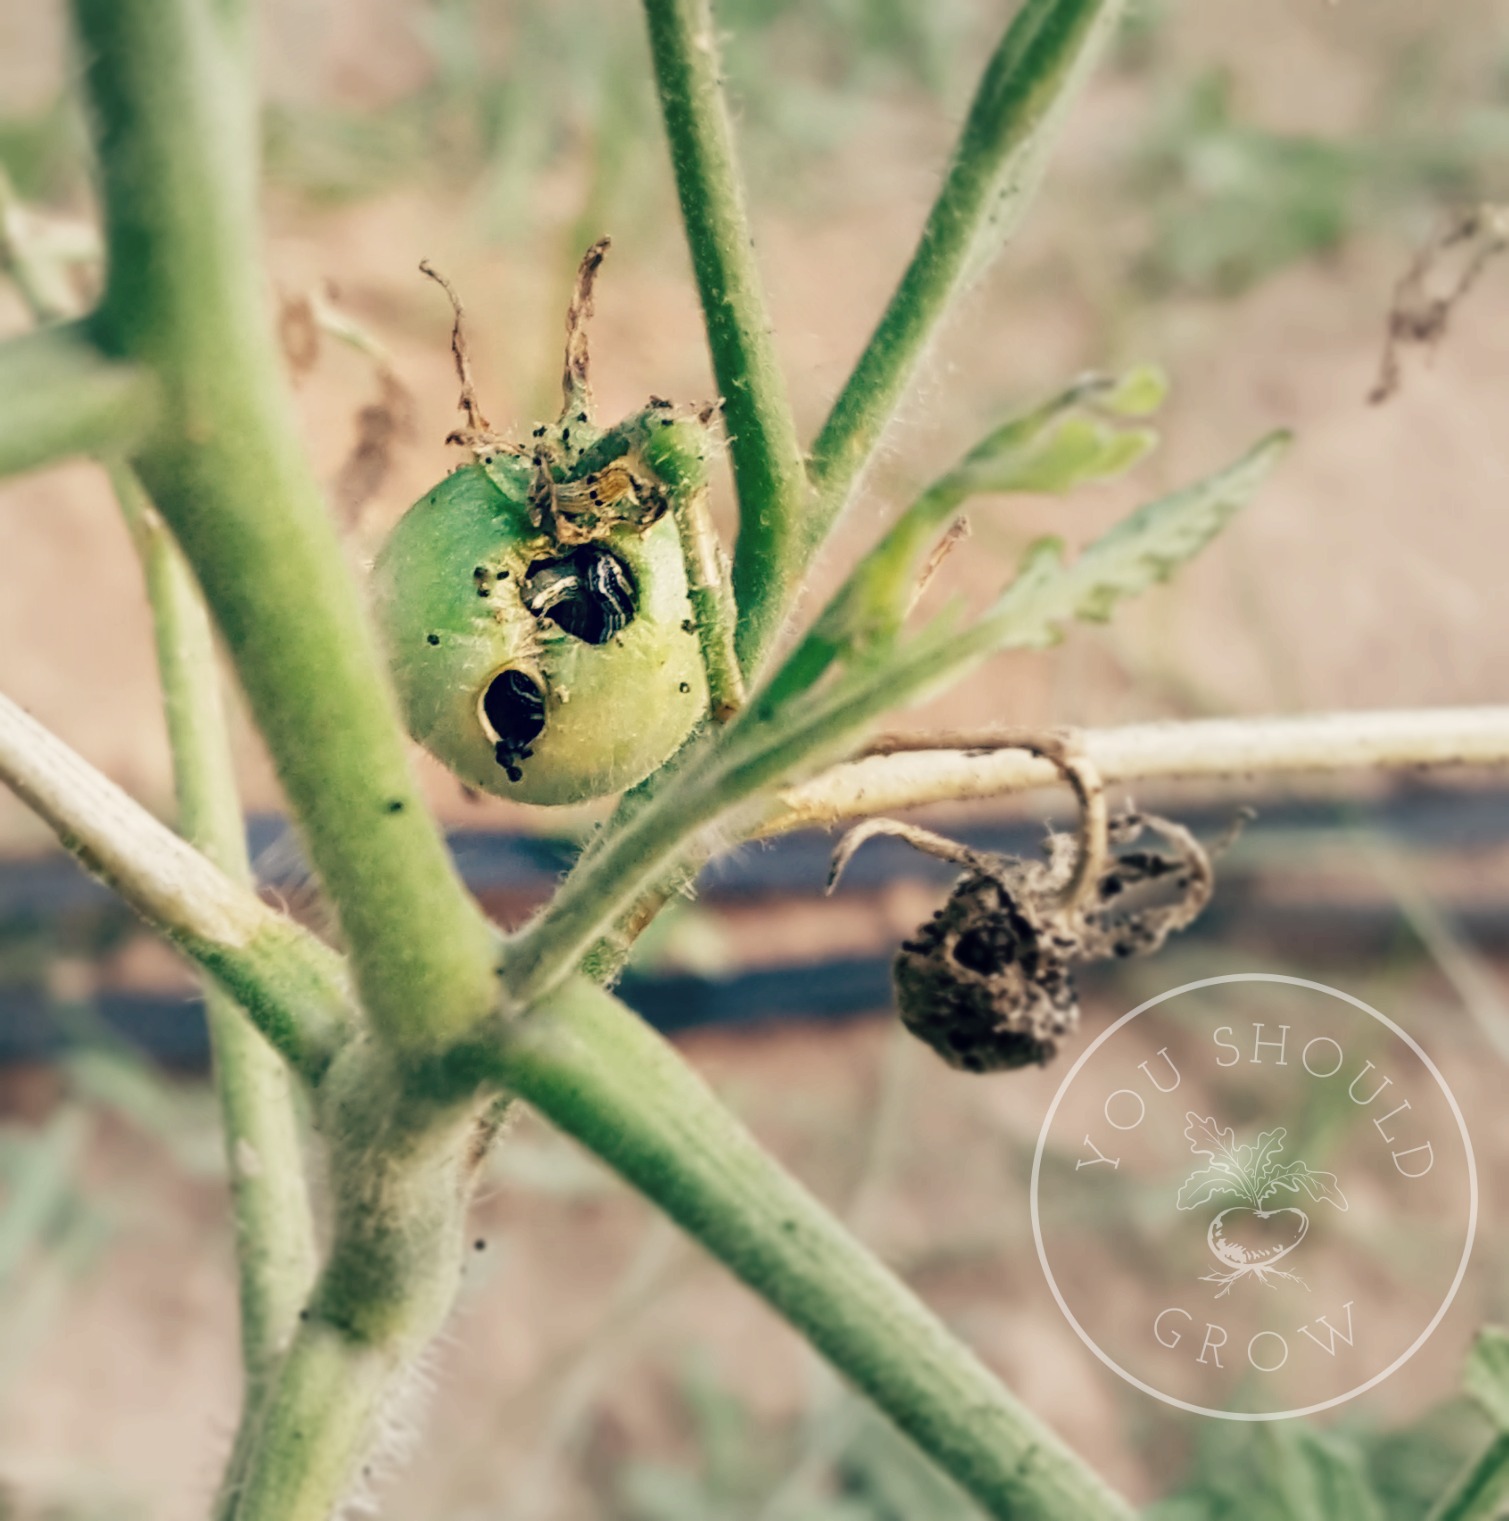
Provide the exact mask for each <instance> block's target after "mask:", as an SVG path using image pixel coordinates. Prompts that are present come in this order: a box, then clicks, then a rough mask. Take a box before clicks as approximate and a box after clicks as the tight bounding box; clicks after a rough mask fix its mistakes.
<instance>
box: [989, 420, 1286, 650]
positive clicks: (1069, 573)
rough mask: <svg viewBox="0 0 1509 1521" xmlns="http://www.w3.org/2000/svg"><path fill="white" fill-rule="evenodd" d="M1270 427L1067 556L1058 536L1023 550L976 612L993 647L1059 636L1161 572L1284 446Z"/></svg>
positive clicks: (1217, 523) (1208, 531)
mask: <svg viewBox="0 0 1509 1521" xmlns="http://www.w3.org/2000/svg"><path fill="white" fill-rule="evenodd" d="M1289 439H1290V435H1289V434H1287V433H1272V434H1270V435H1269V436H1268V437H1267V438H1265V439H1263V440H1262V442H1261V443H1259V444H1258V445H1257V446H1256V447H1255V448H1253V449H1251V450H1250V451H1249V452H1248V453H1247V454H1245V455H1243V456H1242V458H1241V459H1239V460H1238V461H1237V462H1236V463H1235V464H1234V465H1231V466H1229V467H1228V468H1227V469H1225V470H1223V471H1221V472H1220V473H1219V474H1217V475H1213V476H1210V477H1209V478H1208V479H1206V480H1203V481H1199V482H1197V483H1196V484H1194V485H1193V486H1186V487H1185V488H1184V489H1183V490H1182V491H1176V492H1174V493H1173V495H1172V496H1166V497H1163V498H1162V499H1160V500H1159V501H1156V502H1149V503H1148V504H1147V506H1145V507H1139V508H1138V509H1137V511H1135V512H1134V513H1132V514H1131V516H1130V517H1128V518H1125V519H1123V520H1122V521H1121V522H1120V523H1118V524H1117V525H1116V527H1115V528H1113V529H1111V531H1110V532H1109V533H1107V534H1105V535H1104V536H1103V537H1101V538H1099V539H1097V540H1096V541H1095V542H1094V543H1093V544H1092V545H1090V547H1089V548H1088V549H1087V550H1085V551H1084V553H1083V554H1081V555H1080V556H1079V558H1078V559H1077V560H1075V561H1073V563H1072V564H1068V565H1065V564H1064V562H1063V546H1062V544H1061V543H1060V541H1058V540H1057V539H1042V540H1039V541H1038V542H1037V543H1036V544H1035V545H1033V546H1031V547H1030V548H1029V549H1028V551H1027V553H1026V555H1025V556H1024V558H1023V562H1022V567H1021V570H1020V572H1019V574H1018V575H1017V578H1016V580H1015V581H1013V582H1012V583H1011V585H1010V586H1009V587H1007V589H1006V591H1005V592H1004V593H1003V594H1002V596H1001V597H1000V599H999V600H998V601H997V602H996V604H995V606H994V608H992V609H991V611H990V612H988V613H987V614H986V615H985V617H984V618H983V619H982V620H981V624H980V627H981V628H982V629H984V628H989V629H990V630H991V631H992V632H993V634H994V644H995V647H996V648H1000V649H1005V648H1022V647H1029V648H1030V647H1039V648H1041V647H1044V646H1047V645H1050V644H1053V643H1055V642H1057V640H1058V639H1059V638H1060V637H1061V636H1062V632H1063V625H1064V624H1066V623H1068V622H1070V621H1071V620H1072V619H1074V618H1086V619H1090V620H1092V621H1095V622H1103V621H1104V620H1105V619H1107V618H1109V617H1110V615H1111V611H1112V609H1113V608H1114V607H1115V606H1116V604H1117V603H1118V602H1119V601H1121V600H1122V598H1124V597H1130V596H1134V595H1136V594H1137V593H1138V592H1143V591H1146V590H1147V589H1148V588H1149V587H1150V586H1154V585H1156V584H1157V583H1158V582H1159V581H1163V580H1166V579H1167V578H1168V576H1169V575H1171V574H1172V573H1173V571H1175V570H1176V569H1178V567H1179V566H1181V565H1183V564H1184V563H1185V562H1186V561H1187V560H1190V559H1192V558H1193V557H1194V556H1195V555H1196V554H1197V553H1198V552H1199V551H1200V550H1202V549H1203V548H1204V547H1205V546H1206V545H1207V544H1208V543H1210V541H1211V540H1212V539H1213V538H1214V537H1215V536H1216V535H1217V534H1218V533H1219V532H1220V531H1221V529H1223V528H1224V527H1225V526H1226V524H1227V523H1228V522H1230V521H1231V519H1232V518H1233V517H1234V516H1235V515H1236V514H1237V512H1238V511H1239V510H1240V509H1241V508H1242V507H1243V506H1244V505H1245V504H1246V502H1247V501H1248V499H1249V498H1250V497H1251V496H1252V494H1253V492H1254V491H1256V490H1257V488H1258V486H1259V485H1260V484H1261V483H1262V481H1263V480H1264V478H1265V477H1266V476H1267V475H1268V472H1269V471H1270V470H1272V468H1273V467H1274V465H1275V464H1276V463H1277V462H1278V460H1279V458H1280V456H1281V455H1282V454H1283V452H1284V450H1285V449H1286V448H1287V447H1288V444H1289Z"/></svg>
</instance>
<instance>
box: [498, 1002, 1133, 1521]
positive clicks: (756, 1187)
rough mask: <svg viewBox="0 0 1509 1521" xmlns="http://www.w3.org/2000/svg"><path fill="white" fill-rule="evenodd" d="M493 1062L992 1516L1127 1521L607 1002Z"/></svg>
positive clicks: (516, 1039)
mask: <svg viewBox="0 0 1509 1521" xmlns="http://www.w3.org/2000/svg"><path fill="white" fill-rule="evenodd" d="M472 1055H473V1057H474V1058H476V1059H479V1060H481V1061H483V1062H486V1061H487V1060H488V1059H489V1058H488V1053H486V1052H480V1051H474V1052H473V1053H472ZM491 1055H492V1058H493V1059H494V1061H495V1072H496V1075H497V1077H498V1078H499V1080H500V1081H502V1082H503V1083H504V1084H506V1085H507V1086H508V1087H509V1088H510V1089H511V1090H512V1091H514V1092H516V1093H518V1094H519V1095H520V1096H521V1097H522V1098H524V1099H526V1100H527V1101H528V1102H529V1103H531V1104H532V1105H534V1107H535V1108H537V1109H538V1110H539V1111H540V1112H541V1113H542V1114H544V1115H545V1116H546V1117H547V1118H548V1119H550V1120H551V1121H553V1122H554V1123H555V1124H556V1125H558V1126H559V1127H560V1128H561V1129H563V1130H565V1131H567V1132H568V1133H569V1134H571V1135H573V1136H575V1137H576V1138H577V1139H578V1140H579V1141H581V1142H582V1143H583V1144H584V1145H585V1146H587V1147H588V1148H590V1149H591V1150H592V1151H593V1152H595V1153H596V1154H597V1155H598V1156H599V1157H601V1158H603V1159H604V1160H605V1161H606V1162H608V1163H609V1164H610V1165H611V1166H612V1167H614V1168H615V1169H616V1170H617V1171H618V1172H619V1173H621V1174H622V1175H623V1176H624V1178H625V1179H627V1181H628V1182H629V1183H631V1184H632V1185H633V1186H634V1187H635V1188H636V1189H638V1190H639V1191H640V1192H642V1193H644V1194H645V1195H647V1196H648V1197H649V1198H651V1199H652V1200H654V1201H655V1203H656V1204H658V1205H659V1206H660V1207H661V1208H662V1209H663V1210H665V1212H666V1213H667V1214H668V1215H670V1216H671V1218H672V1219H674V1220H675V1221H676V1222H677V1223H678V1224H679V1225H681V1226H682V1228H683V1229H684V1230H686V1231H687V1232H688V1233H689V1234H690V1235H692V1236H693V1237H694V1238H695V1239H696V1240H698V1241H699V1242H700V1243H701V1244H702V1245H703V1246H704V1247H706V1248H707V1250H708V1251H710V1252H711V1253H712V1254H713V1255H714V1256H716V1257H717V1258H718V1259H719V1260H720V1261H721V1262H722V1263H724V1265H725V1266H727V1267H729V1268H730V1269H732V1271H733V1272H735V1273H736V1274H737V1275H738V1276H739V1277H740V1278H742V1279H743V1280H744V1281H745V1283H747V1284H748V1285H749V1286H750V1287H751V1288H752V1289H753V1290H754V1291H755V1292H756V1293H757V1294H759V1295H760V1296H761V1298H763V1299H765V1300H766V1301H767V1302H768V1303H769V1304H770V1305H772V1306H773V1307H774V1308H775V1309H776V1310H777V1311H778V1312H779V1313H780V1314H781V1315H782V1316H784V1317H785V1318H786V1319H787V1320H789V1321H790V1322H791V1323H792V1325H794V1326H795V1327H796V1328H797V1329H798V1330H799V1331H800V1332H801V1333H802V1334H803V1335H804V1336H805V1337H807V1338H808V1339H809V1340H810V1341H811V1342H812V1344H813V1345H814V1346H815V1347H816V1348H817V1349H818V1350H819V1351H820V1352H822V1353H823V1355H824V1356H825V1357H827V1358H828V1359H829V1361H830V1362H832V1363H833V1364H834V1366H835V1367H837V1368H838V1369H839V1371H840V1372H842V1373H843V1374H844V1375H845V1376H846V1377H847V1378H849V1379H850V1380H851V1381H852V1382H853V1383H854V1384H855V1385H856V1386H857V1387H858V1388H859V1389H860V1390H861V1391H862V1392H863V1393H865V1394H867V1395H868V1396H869V1397H870V1398H871V1399H872V1400H874V1401H875V1403H876V1404H877V1405H878V1406H879V1407H880V1408H881V1409H882V1410H883V1411H885V1413H886V1414H887V1415H889V1416H890V1417H891V1419H892V1420H893V1421H895V1422H896V1424H897V1425H898V1426H899V1427H900V1428H901V1429H902V1430H903V1431H905V1432H906V1433H907V1435H908V1436H910V1437H911V1438H912V1439H913V1441H915V1442H916V1443H917V1444H918V1446H919V1447H921V1448H922V1450H923V1451H924V1452H926V1453H928V1454H929V1455H930V1456H931V1457H932V1458H934V1459H935V1460H936V1461H937V1462H938V1463H939V1464H940V1465H941V1466H942V1467H943V1468H944V1469H945V1470H946V1471H947V1472H948V1473H949V1474H951V1475H952V1476H953V1477H954V1479H955V1480H956V1481H957V1482H958V1483H959V1484H960V1485H962V1486H963V1487H964V1488H965V1489H966V1490H967V1491H968V1492H969V1493H970V1494H972V1495H973V1496H974V1497H975V1498H976V1499H977V1500H978V1501H979V1502H980V1503H981V1505H983V1506H984V1507H985V1509H986V1511H987V1512H988V1513H989V1514H990V1515H992V1516H999V1517H1003V1518H1004V1517H1010V1518H1011V1521H1028V1518H1036V1517H1040V1518H1044V1521H1049V1518H1051V1521H1062V1518H1064V1517H1069V1516H1072V1517H1074V1518H1076V1521H1096V1518H1102V1517H1103V1518H1112V1517H1127V1516H1129V1515H1130V1512H1129V1511H1128V1509H1127V1507H1126V1506H1125V1504H1124V1503H1123V1502H1122V1501H1121V1500H1120V1499H1118V1498H1117V1496H1116V1495H1115V1494H1114V1493H1113V1492H1112V1491H1111V1490H1110V1489H1109V1488H1108V1487H1107V1486H1106V1485H1105V1484H1104V1483H1103V1482H1102V1481H1101V1480H1100V1479H1099V1478H1097V1477H1096V1476H1095V1474H1094V1473H1093V1471H1092V1470H1091V1469H1089V1468H1088V1467H1087V1466H1086V1465H1085V1464H1084V1463H1082V1462H1081V1461H1080V1460H1079V1459H1078V1458H1077V1457H1076V1456H1075V1455H1074V1454H1073V1453H1071V1452H1070V1451H1069V1450H1068V1449H1067V1448H1065V1447H1064V1446H1063V1444H1062V1443H1061V1442H1060V1441H1059V1439H1058V1438H1057V1437H1056V1436H1054V1435H1053V1434H1052V1433H1051V1432H1050V1431H1049V1430H1048V1429H1047V1428H1046V1427H1044V1426H1043V1425H1042V1424H1041V1423H1040V1422H1038V1421H1037V1420H1036V1418H1035V1417H1034V1416H1033V1415H1032V1414H1031V1413H1030V1412H1029V1411H1027V1410H1026V1409H1025V1408H1024V1407H1023V1406H1021V1405H1020V1404H1018V1403H1017V1402H1016V1401H1015V1400H1014V1399H1013V1398H1012V1396H1011V1395H1010V1394H1009V1393H1008V1392H1007V1390H1006V1389H1005V1388H1004V1387H1003V1386H1002V1385H1001V1384H1000V1383H999V1382H998V1381H997V1380H996V1379H995V1377H994V1376H993V1375H991V1374H990V1373H989V1372H988V1371H987V1370H986V1369H985V1368H984V1367H982V1366H981V1364H980V1363H979V1362H978V1361H977V1360H976V1359H975V1358H974V1356H973V1355H972V1354H971V1353H970V1352H968V1351H967V1350H966V1349H965V1348H964V1347H963V1346H962V1345H960V1344H959V1343H958V1342H957V1341H955V1340H954V1339H953V1337H952V1336H950V1334H949V1333H948V1331H947V1330H946V1329H945V1328H944V1327H943V1326H942V1325H941V1324H940V1323H939V1321H938V1320H937V1319H936V1318H935V1317H934V1316H933V1315H932V1314H931V1313H930V1312H929V1311H928V1310H927V1309H926V1308H925V1307H924V1306H923V1305H922V1304H921V1303H920V1302H919V1301H918V1300H917V1299H916V1298H915V1297H914V1296H913V1295H912V1294H911V1293H910V1291H909V1290H907V1289H906V1288H905V1287H904V1286H903V1285H902V1284H901V1283H900V1282H899V1281H898V1280H897V1279H896V1278H894V1277H893V1276H892V1275H891V1274H890V1272H889V1271H887V1269H885V1268H884V1267H883V1266H881V1264H880V1263H879V1262H878V1261H877V1260H876V1259H875V1258H874V1257H873V1256H872V1255H871V1254H870V1253H869V1252H868V1251H867V1250H866V1249H865V1248H864V1247H863V1246H861V1245H860V1244H859V1243H858V1242H856V1241H855V1240H854V1239H853V1238H852V1237H851V1236H849V1235H848V1234H847V1233H846V1232H845V1231H844V1229H843V1227H842V1226H841V1225H840V1224H839V1223H838V1222H837V1221H836V1220H834V1219H833V1218H832V1216H831V1215H829V1213H828V1212H827V1211H826V1210H825V1209H823V1207H822V1206H821V1205H819V1204H818V1203H817V1202H816V1201H815V1200H814V1199H813V1198H812V1197H811V1195H809V1194H808V1193H807V1192H806V1190H805V1189H803V1188H802V1187H801V1186H800V1185H799V1184H798V1183H796V1182H795V1181H794V1180H793V1179H792V1178H791V1177H790V1176H789V1175H788V1174H787V1173H786V1172H785V1171H784V1170H783V1169H782V1168H781V1167H780V1166H779V1164H777V1163H776V1162H775V1161H773V1160H772V1159H771V1158H770V1157H769V1156H768V1155H767V1154H766V1153H765V1152H764V1151H763V1150H762V1149H761V1147H760V1146H759V1144H758V1143H757V1142H756V1141H755V1140H754V1139H753V1138H752V1137H751V1136H750V1135H749V1134H748V1133H747V1132H746V1131H745V1130H744V1128H743V1127H742V1126H741V1125H740V1124H739V1123H738V1121H737V1120H735V1119H734V1118H733V1117H732V1116H731V1115H730V1114H729V1113H728V1112H727V1111H726V1110H725V1109H724V1108H723V1106H722V1105H721V1104H720V1103H719V1102H718V1100H717V1099H716V1097H715V1096H714V1095H713V1094H712V1093H711V1092H710V1091H709V1090H708V1089H707V1087H706V1086H705V1085H704V1084H703V1083H702V1081H701V1080H700V1079H699V1078H698V1077H697V1076H696V1074H695V1073H694V1072H693V1071H692V1070H691V1068H690V1067H688V1066H687V1065H686V1064H685V1063H684V1062H683V1061H682V1060H681V1059H680V1057H678V1056H677V1055H676V1053H675V1052H674V1051H673V1050H672V1049H671V1048H670V1046H669V1045H667V1044H666V1043H665V1042H664V1041H663V1040H661V1039H660V1037H659V1036H657V1035H655V1034H654V1032H653V1031H651V1030H650V1029H649V1028H648V1026H646V1025H644V1024H643V1023H641V1022H640V1021H638V1020H636V1019H632V1018H625V1017H624V1011H623V1008H622V1006H621V1005H619V1004H618V1003H617V1002H616V1001H615V1000H614V999H612V998H611V997H610V996H609V995H607V994H606V993H603V992H602V991H600V990H599V989H597V988H596V987H594V986H593V985H592V984H590V983H588V982H586V981H585V980H583V979H576V980H574V981H573V982H572V983H571V984H569V985H568V986H567V987H566V988H564V989H562V990H561V991H560V992H559V993H558V994H557V995H556V997H554V998H553V999H552V1000H551V1003H550V1018H549V1019H548V1020H545V1019H537V1018H529V1019H524V1020H518V1021H514V1022H512V1023H510V1024H508V1025H507V1026H501V1025H500V1027H499V1029H498V1033H497V1042H496V1046H495V1048H494V1050H493V1052H492V1053H491Z"/></svg>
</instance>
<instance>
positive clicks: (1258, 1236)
mask: <svg viewBox="0 0 1509 1521" xmlns="http://www.w3.org/2000/svg"><path fill="white" fill-rule="evenodd" d="M1184 1118H1185V1119H1186V1120H1187V1121H1188V1123H1187V1124H1186V1125H1185V1127H1184V1134H1185V1137H1186V1139H1187V1140H1188V1141H1189V1144H1190V1149H1191V1150H1192V1151H1194V1153H1195V1154H1196V1155H1197V1156H1202V1157H1208V1158H1209V1159H1210V1160H1209V1163H1208V1164H1207V1165H1206V1166H1204V1167H1197V1168H1196V1169H1195V1171H1194V1172H1192V1173H1191V1174H1190V1175H1189V1176H1188V1177H1187V1178H1186V1179H1185V1180H1184V1185H1183V1187H1182V1188H1180V1190H1179V1208H1180V1209H1181V1210H1188V1209H1199V1208H1200V1207H1201V1205H1204V1204H1209V1203H1210V1201H1211V1200H1212V1199H1216V1198H1219V1197H1222V1196H1225V1197H1229V1198H1234V1199H1240V1200H1241V1201H1243V1202H1241V1203H1240V1204H1232V1205H1229V1206H1228V1207H1227V1208H1225V1209H1223V1210H1222V1211H1221V1213H1220V1214H1218V1215H1217V1216H1216V1217H1215V1219H1214V1220H1212V1221H1211V1222H1210V1228H1209V1230H1207V1231H1206V1233H1205V1240H1206V1243H1207V1245H1208V1246H1209V1247H1210V1250H1211V1254H1212V1255H1213V1256H1214V1257H1215V1259H1216V1261H1217V1262H1219V1263H1220V1264H1221V1267H1222V1269H1223V1271H1220V1272H1215V1273H1205V1274H1202V1275H1201V1278H1200V1281H1201V1282H1202V1283H1219V1284H1220V1285H1221V1289H1220V1291H1219V1292H1218V1293H1217V1295H1216V1298H1217V1299H1221V1298H1224V1297H1225V1296H1226V1295H1227V1294H1229V1293H1230V1292H1231V1286H1232V1284H1234V1283H1236V1282H1237V1281H1238V1280H1239V1279H1242V1278H1245V1277H1247V1276H1248V1274H1253V1275H1255V1276H1256V1278H1257V1280H1258V1282H1259V1283H1264V1284H1267V1285H1268V1286H1269V1287H1270V1288H1273V1287H1276V1285H1275V1284H1274V1283H1273V1282H1272V1280H1273V1279H1275V1278H1287V1279H1290V1280H1291V1281H1293V1282H1294V1283H1297V1284H1299V1285H1300V1287H1301V1288H1303V1289H1306V1290H1308V1289H1309V1285H1308V1284H1307V1283H1306V1282H1305V1281H1304V1279H1303V1278H1301V1277H1300V1276H1299V1275H1298V1274H1297V1273H1291V1272H1288V1271H1287V1270H1285V1269H1283V1268H1280V1267H1278V1266H1277V1264H1278V1262H1279V1260H1280V1259H1281V1258H1284V1257H1287V1256H1288V1255H1289V1253H1290V1252H1292V1251H1293V1250H1294V1249H1295V1247H1297V1246H1298V1245H1299V1244H1300V1242H1301V1241H1303V1240H1304V1239H1305V1235H1306V1233H1307V1232H1308V1231H1309V1229H1310V1217H1309V1215H1307V1214H1306V1213H1305V1211H1304V1210H1303V1209H1300V1208H1299V1207H1298V1206H1297V1205H1281V1206H1280V1207H1279V1208H1277V1209H1265V1208H1264V1207H1263V1206H1264V1205H1265V1204H1266V1203H1267V1201H1268V1200H1269V1199H1271V1198H1272V1197H1273V1196H1274V1195H1275V1194H1276V1193H1278V1192H1279V1190H1280V1189H1284V1190H1287V1191H1288V1192H1289V1193H1291V1194H1298V1193H1299V1192H1300V1190H1301V1189H1303V1190H1304V1192H1305V1193H1306V1194H1307V1195H1308V1196H1309V1198H1310V1201H1311V1202H1312V1203H1314V1204H1320V1203H1326V1204H1334V1205H1335V1206H1336V1208H1337V1209H1340V1210H1344V1209H1346V1207H1347V1200H1346V1195H1345V1194H1343V1193H1342V1191H1341V1189H1340V1188H1339V1187H1338V1186H1337V1183H1336V1174H1335V1173H1332V1172H1316V1171H1315V1169H1314V1168H1312V1167H1310V1166H1309V1165H1308V1164H1306V1163H1305V1162H1281V1161H1280V1160H1279V1157H1278V1154H1279V1152H1280V1151H1282V1150H1283V1147H1284V1136H1285V1134H1286V1133H1287V1132H1285V1131H1284V1130H1283V1129H1282V1128H1280V1129H1277V1130H1265V1131H1263V1132H1262V1134H1261V1135H1259V1136H1258V1138H1257V1140H1256V1142H1254V1143H1252V1144H1250V1145H1247V1144H1244V1145H1238V1144H1237V1140H1236V1132H1235V1131H1233V1130H1232V1129H1231V1128H1230V1127H1227V1128H1226V1129H1224V1130H1223V1129H1222V1128H1221V1127H1220V1126H1218V1125H1217V1124H1216V1122H1215V1120H1214V1119H1213V1118H1210V1117H1207V1118H1205V1119H1201V1118H1200V1116H1199V1115H1197V1114H1196V1113H1195V1112H1194V1111H1193V1110H1190V1111H1189V1112H1188V1113H1187V1114H1186V1115H1185V1116H1184ZM1244 1234H1245V1239H1244Z"/></svg>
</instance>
